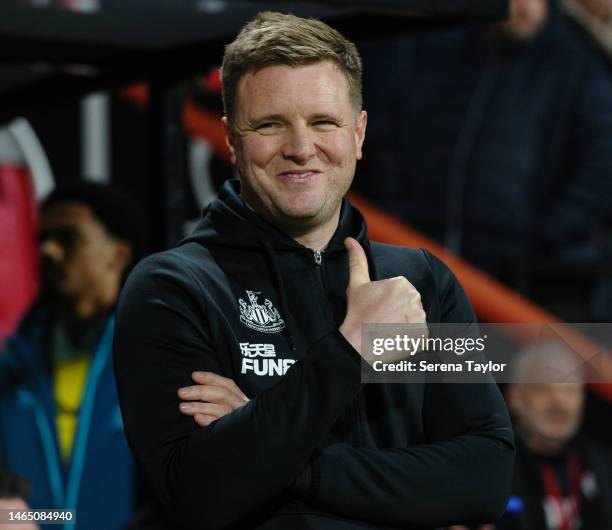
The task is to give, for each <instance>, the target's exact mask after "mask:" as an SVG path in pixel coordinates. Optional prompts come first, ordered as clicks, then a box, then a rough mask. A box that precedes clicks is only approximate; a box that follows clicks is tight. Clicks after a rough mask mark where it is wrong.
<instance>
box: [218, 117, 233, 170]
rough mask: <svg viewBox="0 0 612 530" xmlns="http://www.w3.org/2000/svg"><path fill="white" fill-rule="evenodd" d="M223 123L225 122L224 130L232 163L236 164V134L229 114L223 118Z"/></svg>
mask: <svg viewBox="0 0 612 530" xmlns="http://www.w3.org/2000/svg"><path fill="white" fill-rule="evenodd" d="M221 123H223V130H224V131H225V145H227V148H228V149H229V152H230V161H231V162H232V164H236V134H235V133H234V131H232V126H231V125H230V123H229V121H228V119H227V116H223V118H221Z"/></svg>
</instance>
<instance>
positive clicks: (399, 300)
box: [340, 237, 426, 353]
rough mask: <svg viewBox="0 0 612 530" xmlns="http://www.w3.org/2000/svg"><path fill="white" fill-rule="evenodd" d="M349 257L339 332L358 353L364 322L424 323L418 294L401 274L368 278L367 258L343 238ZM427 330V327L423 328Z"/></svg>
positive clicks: (350, 239) (358, 247)
mask: <svg viewBox="0 0 612 530" xmlns="http://www.w3.org/2000/svg"><path fill="white" fill-rule="evenodd" d="M344 246H345V247H346V249H347V250H348V257H349V285H348V288H347V310H346V317H345V319H344V322H343V323H342V325H341V326H340V333H342V335H344V337H345V338H346V340H347V341H348V342H350V343H351V345H352V346H353V348H355V349H356V350H357V351H358V352H359V353H362V352H361V326H362V325H363V324H407V323H410V324H425V323H426V314H425V310H424V309H423V304H422V303H421V295H420V293H419V292H418V291H417V290H416V288H415V287H414V285H412V284H411V283H410V282H409V281H408V280H407V279H406V278H404V277H403V276H396V277H395V278H389V279H386V280H378V281H374V282H373V281H371V280H370V273H369V270H368V259H367V257H366V253H365V251H364V250H363V248H362V247H361V245H360V244H359V242H358V241H357V240H355V239H353V238H352V237H347V238H346V239H345V240H344ZM425 329H426V328H425Z"/></svg>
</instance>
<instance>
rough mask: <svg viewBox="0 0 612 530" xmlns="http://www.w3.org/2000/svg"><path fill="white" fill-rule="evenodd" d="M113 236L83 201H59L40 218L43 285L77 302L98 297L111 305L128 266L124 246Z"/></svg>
mask: <svg viewBox="0 0 612 530" xmlns="http://www.w3.org/2000/svg"><path fill="white" fill-rule="evenodd" d="M124 246H125V244H124V243H120V242H118V241H117V240H115V239H114V238H112V237H111V236H110V235H109V234H108V232H107V231H106V229H105V228H104V226H103V225H102V224H101V223H100V222H99V221H98V220H97V219H96V217H95V216H94V214H93V212H92V210H91V209H90V208H89V207H88V206H86V205H84V204H80V203H57V204H54V205H52V206H50V207H48V208H47V209H46V210H45V211H44V212H43V213H42V216H41V220H40V258H41V273H42V279H43V287H44V289H46V290H47V291H48V292H49V293H50V294H52V295H55V296H56V297H59V298H60V299H65V300H70V301H71V302H73V304H76V305H78V304H79V303H80V302H81V301H83V300H92V299H94V300H98V302H100V303H102V304H108V305H111V304H112V303H113V302H114V298H113V299H111V300H108V298H111V297H112V296H111V293H112V290H113V288H114V286H115V284H117V283H118V282H119V280H120V277H121V274H122V273H123V269H124V268H125V265H126V263H125V259H124V256H123V254H124V252H123V251H122V249H121V248H120V247H124Z"/></svg>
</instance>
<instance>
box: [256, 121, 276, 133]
mask: <svg viewBox="0 0 612 530" xmlns="http://www.w3.org/2000/svg"><path fill="white" fill-rule="evenodd" d="M278 127H280V124H279V123H276V122H271V121H270V122H265V123H260V124H259V125H258V126H257V127H256V129H257V130H258V131H271V130H274V129H277V128H278Z"/></svg>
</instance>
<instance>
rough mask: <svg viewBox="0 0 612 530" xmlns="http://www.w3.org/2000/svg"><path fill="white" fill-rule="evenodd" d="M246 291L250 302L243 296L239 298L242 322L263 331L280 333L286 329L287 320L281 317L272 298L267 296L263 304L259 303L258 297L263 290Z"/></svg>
mask: <svg viewBox="0 0 612 530" xmlns="http://www.w3.org/2000/svg"><path fill="white" fill-rule="evenodd" d="M246 293H247V296H248V298H249V303H247V302H245V301H244V300H243V299H242V298H239V299H238V303H239V304H240V322H242V323H243V324H244V325H245V326H247V327H249V328H251V329H254V330H256V331H261V332H262V333H278V332H280V331H282V330H283V329H285V321H284V320H283V319H282V318H281V316H280V313H279V312H278V310H277V309H276V308H275V307H274V306H273V305H272V302H270V300H268V299H267V298H266V300H265V302H264V303H263V304H259V303H258V302H257V297H258V296H259V295H260V294H261V292H258V291H247V292H246Z"/></svg>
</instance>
